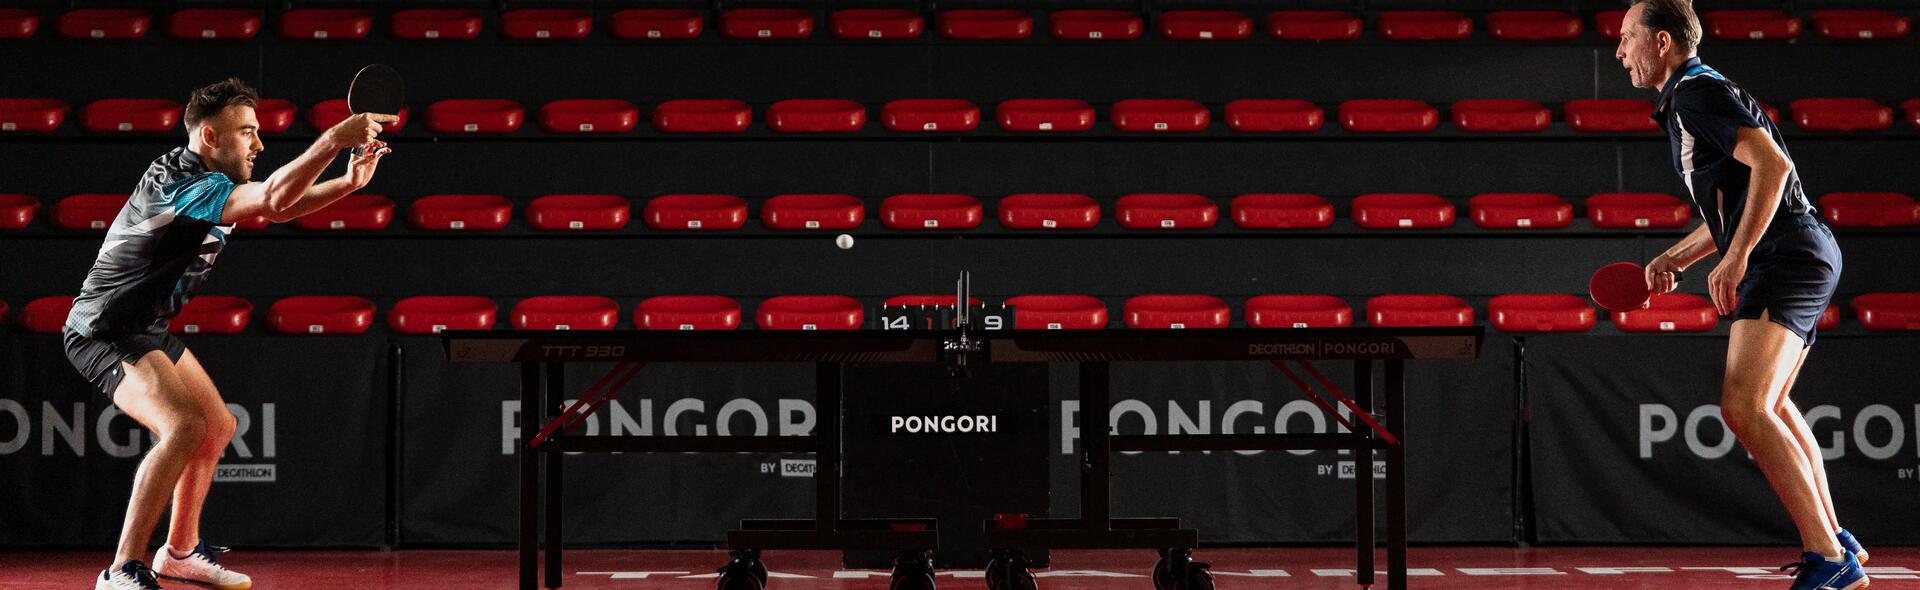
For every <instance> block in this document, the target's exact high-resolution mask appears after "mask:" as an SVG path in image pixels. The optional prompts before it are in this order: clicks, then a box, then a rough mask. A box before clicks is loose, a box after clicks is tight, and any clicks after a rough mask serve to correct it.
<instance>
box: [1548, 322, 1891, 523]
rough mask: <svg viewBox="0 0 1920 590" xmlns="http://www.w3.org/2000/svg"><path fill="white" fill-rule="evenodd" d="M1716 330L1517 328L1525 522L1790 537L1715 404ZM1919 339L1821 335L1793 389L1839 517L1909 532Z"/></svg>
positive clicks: (1721, 341) (1719, 354)
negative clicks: (1911, 360)
mask: <svg viewBox="0 0 1920 590" xmlns="http://www.w3.org/2000/svg"><path fill="white" fill-rule="evenodd" d="M1726 347H1727V342H1726V339H1725V338H1711V337H1689V336H1635V337H1618V338H1605V337H1580V336H1541V337H1533V338H1529V339H1528V342H1527V351H1526V357H1527V359H1528V370H1529V374H1528V383H1529V387H1528V391H1529V392H1530V394H1531V396H1532V400H1533V408H1534V414H1533V415H1534V422H1533V425H1534V427H1533V444H1532V448H1533V463H1532V465H1533V477H1534V482H1535V483H1534V491H1535V498H1536V501H1537V503H1538V504H1537V509H1538V515H1539V517H1538V518H1539V520H1538V523H1539V536H1540V540H1541V541H1545V542H1566V543H1711V544H1752V543H1775V542H1777V543H1798V542H1799V537H1798V536H1797V535H1796V534H1795V532H1794V528H1793V524H1792V522H1791V521H1790V520H1789V519H1788V517H1787V513H1786V509H1785V508H1784V507H1782V506H1781V504H1780V501H1779V500H1778V499H1777V498H1776V497H1775V496H1774V493H1773V490H1772V488H1770V487H1769V486H1768V484H1767V481H1766V479H1765V477H1763V476H1762V475H1761V473H1760V470H1759V468H1758V467H1756V466H1755V465H1754V463H1753V461H1752V459H1750V458H1749V457H1748V455H1747V453H1746V451H1745V449H1743V448H1741V447H1740V444H1739V442H1738V441H1737V440H1735V439H1734V438H1733V436H1732V435H1731V434H1729V431H1728V430H1727V427H1726V424H1725V422H1724V421H1723V420H1722V419H1721V417H1720V408H1719V405H1718V404H1719V403H1720V385H1721V382H1722V378H1723V373H1724V370H1725V363H1726ZM1916 350H1920V338H1914V337H1904V336H1903V337H1878V336H1840V335H1834V336H1822V337H1821V338H1820V341H1819V343H1818V344H1817V345H1816V346H1814V347H1813V350H1812V351H1811V352H1810V353H1809V354H1808V356H1807V360H1806V364H1805V367H1804V368H1803V369H1802V370H1801V375H1800V378H1799V380H1798V381H1796V382H1795V383H1794V387H1793V391H1792V393H1791V397H1792V399H1793V401H1794V403H1795V404H1796V405H1798V406H1799V408H1800V410H1801V411H1802V412H1803V414H1804V415H1805V416H1806V419H1807V422H1808V424H1809V427H1810V428H1811V429H1812V431H1813V436H1814V439H1815V440H1816V441H1817V442H1818V444H1819V445H1820V446H1821V448H1822V451H1821V452H1822V454H1823V455H1824V456H1825V458H1826V471H1827V477H1828V478H1829V481H1830V486H1831V488H1832V490H1833V496H1834V503H1835V506H1836V508H1837V512H1838V513H1839V516H1840V524H1841V525H1842V526H1844V527H1847V528H1848V529H1850V530H1852V531H1853V532H1854V533H1855V534H1857V535H1858V536H1859V537H1860V538H1861V539H1862V540H1864V541H1866V542H1867V543H1869V544H1875V543H1878V544H1911V543H1916V542H1920V528H1916V527H1914V526H1913V523H1915V522H1920V501H1916V500H1915V498H1916V497H1920V496H1916V494H1920V481H1916V476H1915V471H1916V470H1920V377H1916V376H1915V373H1914V372H1913V370H1912V368H1911V366H1910V365H1909V364H1901V363H1899V362H1889V360H1891V359H1897V358H1908V357H1911V356H1912V354H1913V352H1914V351H1916Z"/></svg>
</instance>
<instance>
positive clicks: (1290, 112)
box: [1227, 98, 1327, 133]
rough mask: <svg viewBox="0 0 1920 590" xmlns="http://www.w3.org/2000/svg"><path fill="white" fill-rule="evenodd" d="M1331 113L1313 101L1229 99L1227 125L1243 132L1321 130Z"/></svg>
mask: <svg viewBox="0 0 1920 590" xmlns="http://www.w3.org/2000/svg"><path fill="white" fill-rule="evenodd" d="M1326 120H1327V113H1326V111H1325V110H1322V109H1321V108H1320V107H1319V106H1318V105H1315V104H1313V103H1310V102H1307V101H1304V100H1299V99H1292V98H1285V99H1259V98H1249V99H1241V100H1236V101H1233V102H1230V103H1227V127H1229V128H1231V129H1233V130H1234V131H1239V132H1242V133H1271V132H1296V131H1318V130H1319V129H1320V125H1321V124H1324V123H1326Z"/></svg>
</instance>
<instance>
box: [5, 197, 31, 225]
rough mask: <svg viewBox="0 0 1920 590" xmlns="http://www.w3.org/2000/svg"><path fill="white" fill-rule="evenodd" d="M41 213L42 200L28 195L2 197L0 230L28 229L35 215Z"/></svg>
mask: <svg viewBox="0 0 1920 590" xmlns="http://www.w3.org/2000/svg"><path fill="white" fill-rule="evenodd" d="M39 211H40V200H39V199H35V198H33V197H31V196H28V195H17V194H15V195H0V229H26V228H27V226H28V225H30V224H32V223H33V214H34V213H37V212H39Z"/></svg>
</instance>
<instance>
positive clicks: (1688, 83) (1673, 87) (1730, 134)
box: [1653, 57, 1815, 252]
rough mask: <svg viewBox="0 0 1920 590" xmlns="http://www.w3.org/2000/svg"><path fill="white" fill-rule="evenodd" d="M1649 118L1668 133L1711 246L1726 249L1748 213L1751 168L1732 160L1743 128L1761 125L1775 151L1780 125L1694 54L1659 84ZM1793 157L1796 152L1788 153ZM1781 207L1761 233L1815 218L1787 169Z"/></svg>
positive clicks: (1779, 141)
mask: <svg viewBox="0 0 1920 590" xmlns="http://www.w3.org/2000/svg"><path fill="white" fill-rule="evenodd" d="M1653 119H1654V120H1655V121H1657V122H1659V123H1660V126H1661V127H1662V128H1664V129H1666V130H1667V138H1668V140H1669V141H1670V142H1671V143H1672V146H1673V169H1674V171H1675V172H1678V173H1680V179H1681V180H1682V181H1684V182H1685V183H1686V185H1687V195H1688V196H1689V197H1691V198H1692V199H1693V205H1694V210H1695V211H1697V212H1698V213H1699V215H1700V219H1701V220H1703V221H1704V222H1705V223H1706V224H1707V231H1708V232H1711V233H1712V234H1713V243H1714V245H1715V246H1718V247H1719V249H1720V251H1722V252H1725V251H1726V250H1727V247H1728V245H1729V244H1730V243H1731V242H1732V241H1733V232H1734V231H1735V230H1736V229H1738V228H1739V227H1740V217H1741V215H1742V213H1744V212H1745V211H1746V206H1747V187H1748V184H1749V180H1750V179H1751V175H1752V173H1753V170H1752V169H1751V168H1748V167H1747V165H1746V164H1742V163H1740V161H1739V160H1735V159H1734V158H1733V148H1734V145H1735V144H1736V143H1737V142H1738V137H1739V132H1740V128H1741V127H1753V128H1756V129H1765V130H1766V131H1767V136H1769V137H1772V138H1773V143H1774V145H1778V146H1780V152H1781V153H1783V154H1786V153H1787V143H1786V141H1785V140H1784V139H1782V138H1781V137H1780V129H1779V128H1777V127H1775V126H1774V124H1773V118H1772V117H1768V116H1767V111H1766V107H1763V106H1761V105H1760V101H1757V100H1754V99H1753V96H1752V95H1749V94H1747V91H1746V90H1743V89H1741V88H1740V85H1738V84H1734V83H1733V81H1732V80H1728V79H1727V78H1726V76H1722V75H1720V72H1716V71H1714V70H1713V68H1710V67H1707V66H1706V65H1704V64H1701V63H1700V58H1698V57H1695V58H1691V59H1688V60H1687V63H1684V64H1680V67H1679V68H1678V69H1675V70H1674V72H1673V75H1672V76H1669V77H1668V78H1667V84H1666V86H1665V87H1664V88H1661V89H1660V101H1659V103H1658V104H1657V106H1656V107H1655V109H1654V113H1653ZM1787 158H1788V161H1789V162H1791V161H1792V158H1793V156H1792V155H1791V154H1789V155H1787ZM1779 198H1780V199H1781V202H1780V207H1779V208H1778V209H1776V210H1775V212H1774V216H1773V220H1772V221H1771V222H1770V223H1768V224H1767V231H1766V233H1765V234H1764V235H1763V236H1762V238H1763V239H1764V238H1765V237H1768V236H1772V235H1774V234H1776V233H1779V232H1782V231H1786V230H1788V229H1791V228H1792V227H1793V224H1792V223H1791V222H1790V221H1789V222H1785V223H1783V222H1782V220H1791V218H1793V217H1794V216H1800V215H1813V214H1814V211H1815V210H1814V207H1813V203H1812V202H1810V201H1808V200H1807V194H1806V192H1805V191H1804V190H1802V189H1801V187H1800V173H1799V172H1798V171H1793V172H1788V173H1787V183H1786V187H1785V188H1784V189H1782V190H1781V191H1780V195H1779Z"/></svg>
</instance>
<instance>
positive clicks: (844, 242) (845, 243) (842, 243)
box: [833, 234, 853, 250]
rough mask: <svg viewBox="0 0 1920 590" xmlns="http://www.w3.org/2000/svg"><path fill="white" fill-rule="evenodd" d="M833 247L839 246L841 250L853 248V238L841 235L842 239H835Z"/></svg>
mask: <svg viewBox="0 0 1920 590" xmlns="http://www.w3.org/2000/svg"><path fill="white" fill-rule="evenodd" d="M833 245H835V246H839V247H840V249H841V250H846V249H850V248H853V236H850V235H847V234H840V237H837V238H834V239H833Z"/></svg>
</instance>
